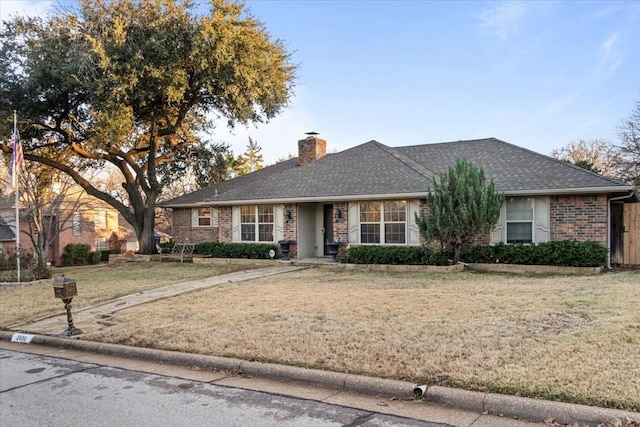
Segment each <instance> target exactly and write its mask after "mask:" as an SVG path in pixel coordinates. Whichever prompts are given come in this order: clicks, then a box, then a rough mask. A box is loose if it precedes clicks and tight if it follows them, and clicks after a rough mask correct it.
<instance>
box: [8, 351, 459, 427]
mask: <svg viewBox="0 0 640 427" xmlns="http://www.w3.org/2000/svg"><path fill="white" fill-rule="evenodd" d="M0 425H2V426H83V427H84V426H87V427H88V426H130V425H136V426H179V425H189V426H344V427H346V426H381V427H382V426H384V427H396V426H397V427H403V426H423V427H446V426H448V424H441V423H432V422H427V421H422V420H415V419H409V418H402V417H397V416H392V415H386V414H381V413H377V412H372V411H366V410H362V409H355V408H350V407H346V406H340V405H334V404H328V403H324V402H318V401H314V400H308V399H301V398H294V397H290V396H283V395H279V394H274V393H266V392H260V391H253V390H246V389H240V388H234V387H226V386H221V385H216V384H211V383H208V382H203V381H195V380H186V379H184V378H180V377H172V376H166V375H159V374H152V373H146V372H140V371H134V370H128V369H122V368H115V367H110V366H101V365H99V364H92V363H83V362H79V361H74V360H66V359H61V358H55V357H49V356H42V355H36V354H26V353H20V352H15V351H11V350H1V351H0Z"/></svg>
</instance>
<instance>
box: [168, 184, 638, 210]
mask: <svg viewBox="0 0 640 427" xmlns="http://www.w3.org/2000/svg"><path fill="white" fill-rule="evenodd" d="M630 190H631V187H629V186H617V187H582V188H561V189H537V190H505V191H500V190H499V192H502V193H503V194H504V195H505V196H560V195H571V194H578V195H582V194H604V193H614V192H618V193H619V192H621V191H630ZM631 192H632V195H633V194H634V191H633V190H631ZM426 195H427V190H426V189H425V191H420V192H415V193H391V194H389V193H386V194H351V195H323V196H306V197H283V198H277V197H276V198H264V199H244V200H241V199H237V200H234V199H226V200H224V199H223V200H219V199H215V198H211V199H208V200H204V201H201V202H191V203H161V204H159V205H158V207H161V208H169V209H176V208H196V207H209V206H211V207H214V206H230V205H260V204H283V203H314V202H343V201H360V200H389V199H392V200H397V199H424V198H425V197H426ZM627 197H630V196H624V198H627Z"/></svg>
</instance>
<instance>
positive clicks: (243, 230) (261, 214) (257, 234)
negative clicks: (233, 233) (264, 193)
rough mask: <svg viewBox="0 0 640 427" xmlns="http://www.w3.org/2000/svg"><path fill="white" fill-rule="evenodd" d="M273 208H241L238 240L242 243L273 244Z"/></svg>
mask: <svg viewBox="0 0 640 427" xmlns="http://www.w3.org/2000/svg"><path fill="white" fill-rule="evenodd" d="M273 223H274V213H273V206H242V207H241V208H240V236H241V237H240V238H241V240H242V241H243V242H273Z"/></svg>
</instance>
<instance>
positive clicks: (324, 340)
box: [0, 265, 640, 411]
mask: <svg viewBox="0 0 640 427" xmlns="http://www.w3.org/2000/svg"><path fill="white" fill-rule="evenodd" d="M189 267H195V265H189ZM209 268H210V267H209ZM69 276H70V277H71V275H69ZM87 280H89V279H88V278H87ZM79 282H80V281H79ZM80 289H82V288H80ZM51 293H52V292H51ZM49 297H51V296H49ZM2 303H3V304H5V301H4V298H3V301H2ZM0 307H4V305H3V306H0ZM638 307H640V274H638V272H623V273H608V274H603V275H599V276H583V277H575V276H572V277H566V276H562V277H552V276H546V277H524V276H512V275H496V274H473V273H458V274H425V273H382V272H360V271H332V270H325V269H311V270H304V271H297V272H291V273H287V274H281V275H276V276H271V277H266V278H263V279H260V280H253V281H248V282H243V283H230V284H226V285H221V286H218V287H215V288H210V289H204V290H200V291H197V292H193V293H190V294H187V295H182V296H177V297H173V298H169V299H165V300H161V301H157V302H154V303H150V304H144V305H140V306H137V307H133V308H131V309H127V310H122V311H119V312H118V313H116V316H115V317H114V319H113V320H114V321H115V322H116V325H115V326H113V327H110V328H108V329H106V330H104V331H102V332H99V333H93V334H87V335H83V336H82V338H83V339H91V340H95V341H102V342H111V343H120V344H127V345H135V346H141V347H151V348H161V349H168V350H178V351H185V352H192V353H201V354H210V355H219V356H233V357H239V358H243V359H248V360H260V361H266V362H277V363H283V364H289V365H295V366H304V367H312V368H320V369H329V370H334V371H340V372H349V373H356V374H365V375H372V376H378V377H383V378H394V379H401V380H407V381H411V382H414V383H421V384H429V385H434V384H437V385H445V386H455V387H462V388H466V389H469V390H479V391H491V392H499V393H508V394H513V395H520V396H530V397H540V398H545V399H555V400H562V401H569V402H574V403H582V404H592V405H599V406H607V407H613V408H623V409H630V410H636V411H639V410H640V381H639V380H638V379H639V378H640V356H639V355H640V310H638Z"/></svg>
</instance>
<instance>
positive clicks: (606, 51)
mask: <svg viewBox="0 0 640 427" xmlns="http://www.w3.org/2000/svg"><path fill="white" fill-rule="evenodd" d="M619 37H620V33H618V32H615V33H613V34H611V35H610V36H609V37H608V38H607V39H606V40H605V41H604V42H602V43H601V44H600V46H598V50H597V57H598V70H599V71H601V72H604V73H606V74H608V73H611V72H613V71H615V69H616V68H618V66H619V65H620V64H621V63H622V58H621V54H620V50H619V48H618V45H619V42H618V40H619Z"/></svg>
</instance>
